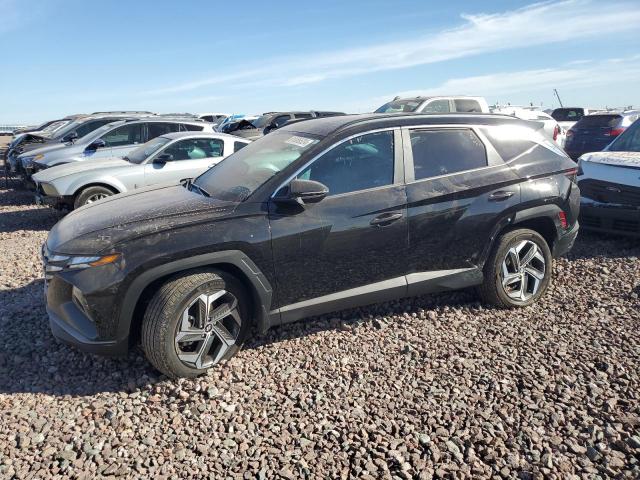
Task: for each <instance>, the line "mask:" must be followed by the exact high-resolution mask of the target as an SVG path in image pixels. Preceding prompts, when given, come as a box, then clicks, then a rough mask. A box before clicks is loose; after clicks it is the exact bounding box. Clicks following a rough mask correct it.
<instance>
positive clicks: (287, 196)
mask: <svg viewBox="0 0 640 480" xmlns="http://www.w3.org/2000/svg"><path fill="white" fill-rule="evenodd" d="M281 192H282V193H281V194H278V195H276V196H275V197H274V200H275V201H277V202H281V203H296V204H298V205H305V204H307V203H316V202H319V201H320V200H322V199H323V198H324V197H326V196H327V195H328V194H329V189H328V188H327V186H326V185H323V184H322V183H320V182H316V181H314V180H302V179H300V178H296V179H294V180H291V183H289V186H288V187H285V188H283V189H282V190H281Z"/></svg>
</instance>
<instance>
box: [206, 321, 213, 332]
mask: <svg viewBox="0 0 640 480" xmlns="http://www.w3.org/2000/svg"><path fill="white" fill-rule="evenodd" d="M211 330H213V324H212V323H207V324H206V325H205V326H204V331H205V332H207V333H209V332H211Z"/></svg>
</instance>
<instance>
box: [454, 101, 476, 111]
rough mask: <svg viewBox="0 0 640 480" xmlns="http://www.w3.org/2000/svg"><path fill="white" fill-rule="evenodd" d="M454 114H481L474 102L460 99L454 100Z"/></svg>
mask: <svg viewBox="0 0 640 480" xmlns="http://www.w3.org/2000/svg"><path fill="white" fill-rule="evenodd" d="M454 103H455V105H456V112H482V108H481V107H480V104H479V103H478V102H477V101H476V100H469V99H466V98H460V99H457V100H454Z"/></svg>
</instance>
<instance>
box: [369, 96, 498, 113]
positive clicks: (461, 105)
mask: <svg viewBox="0 0 640 480" xmlns="http://www.w3.org/2000/svg"><path fill="white" fill-rule="evenodd" d="M411 112H414V113H456V112H458V113H473V112H476V113H489V105H488V104H487V101H486V100H485V99H484V97H468V96H464V95H454V96H432V97H407V98H400V97H396V98H394V99H393V100H391V101H390V102H388V103H385V104H384V105H382V106H381V107H379V108H378V109H377V110H376V111H375V112H374V113H411Z"/></svg>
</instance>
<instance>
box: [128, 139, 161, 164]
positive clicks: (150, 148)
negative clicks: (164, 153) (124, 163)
mask: <svg viewBox="0 0 640 480" xmlns="http://www.w3.org/2000/svg"><path fill="white" fill-rule="evenodd" d="M170 141H171V139H170V138H165V137H157V138H154V139H153V140H149V141H148V142H147V143H145V144H144V145H140V146H139V147H138V148H136V149H135V150H133V151H131V152H130V153H129V154H128V155H127V156H126V157H125V160H128V161H129V162H131V163H142V162H144V161H145V160H146V159H147V158H149V157H150V156H151V155H153V154H154V153H156V152H157V151H158V150H160V149H161V148H162V147H163V146H165V145H166V144H167V143H169V142H170Z"/></svg>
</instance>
